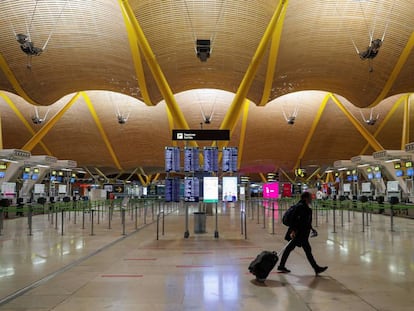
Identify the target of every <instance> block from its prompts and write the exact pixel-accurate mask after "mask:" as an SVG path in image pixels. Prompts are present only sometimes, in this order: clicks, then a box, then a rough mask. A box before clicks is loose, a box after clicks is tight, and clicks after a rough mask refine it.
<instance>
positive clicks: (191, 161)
mask: <svg viewBox="0 0 414 311" xmlns="http://www.w3.org/2000/svg"><path fill="white" fill-rule="evenodd" d="M199 154H200V152H199V149H198V147H185V148H184V172H198V171H199V170H200V160H199Z"/></svg>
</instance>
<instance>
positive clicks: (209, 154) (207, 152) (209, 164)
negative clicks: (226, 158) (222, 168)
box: [203, 147, 218, 172]
mask: <svg viewBox="0 0 414 311" xmlns="http://www.w3.org/2000/svg"><path fill="white" fill-rule="evenodd" d="M203 156H204V165H203V169H204V172H218V148H217V147H204V149H203Z"/></svg>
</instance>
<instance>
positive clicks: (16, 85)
mask: <svg viewBox="0 0 414 311" xmlns="http://www.w3.org/2000/svg"><path fill="white" fill-rule="evenodd" d="M0 68H1V70H2V71H3V73H4V75H5V76H6V78H7V80H8V81H9V82H10V84H11V86H12V87H13V88H14V90H15V91H16V93H17V95H19V96H20V97H22V98H24V99H25V100H26V101H27V102H29V103H31V104H32V105H36V106H37V105H39V104H38V103H36V102H35V101H34V100H33V99H31V98H30V97H29V95H27V94H26V92H25V91H24V90H23V88H22V87H21V85H20V84H19V82H18V81H17V79H16V77H15V76H14V74H13V72H12V71H11V69H10V67H9V65H8V64H7V62H6V60H5V59H4V57H3V55H2V54H1V53H0Z"/></svg>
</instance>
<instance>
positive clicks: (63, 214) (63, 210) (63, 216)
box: [60, 208, 65, 235]
mask: <svg viewBox="0 0 414 311" xmlns="http://www.w3.org/2000/svg"><path fill="white" fill-rule="evenodd" d="M61 218H62V219H61V222H60V227H61V230H60V232H61V235H63V223H64V218H65V209H64V208H62V216H61Z"/></svg>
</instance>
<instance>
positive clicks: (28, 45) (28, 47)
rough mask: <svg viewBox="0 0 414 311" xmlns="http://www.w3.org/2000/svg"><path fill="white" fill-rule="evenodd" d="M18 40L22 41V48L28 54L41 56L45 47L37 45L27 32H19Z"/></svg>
mask: <svg viewBox="0 0 414 311" xmlns="http://www.w3.org/2000/svg"><path fill="white" fill-rule="evenodd" d="M16 40H17V42H19V43H20V48H21V50H22V51H23V52H24V53H26V54H27V55H28V56H39V55H40V54H42V52H43V49H41V48H38V47H35V46H34V44H33V42H32V41H30V39H29V37H28V36H27V35H25V34H22V33H19V34H17V35H16Z"/></svg>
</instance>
